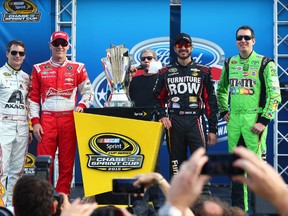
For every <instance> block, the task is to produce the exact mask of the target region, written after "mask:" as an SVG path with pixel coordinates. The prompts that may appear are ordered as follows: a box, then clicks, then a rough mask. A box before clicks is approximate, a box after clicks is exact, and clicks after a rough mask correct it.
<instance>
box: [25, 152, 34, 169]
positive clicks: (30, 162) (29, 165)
mask: <svg viewBox="0 0 288 216" xmlns="http://www.w3.org/2000/svg"><path fill="white" fill-rule="evenodd" d="M35 161H36V157H35V156H34V155H32V154H31V153H28V154H27V156H26V161H25V165H24V173H25V174H34V173H35Z"/></svg>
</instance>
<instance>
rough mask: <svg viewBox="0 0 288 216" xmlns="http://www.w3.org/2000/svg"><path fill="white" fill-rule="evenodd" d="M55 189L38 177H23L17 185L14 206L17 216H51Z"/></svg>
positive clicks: (14, 193) (14, 192)
mask: <svg viewBox="0 0 288 216" xmlns="http://www.w3.org/2000/svg"><path fill="white" fill-rule="evenodd" d="M53 194H54V189H53V187H52V185H51V184H50V183H49V182H48V181H47V180H46V179H43V178H41V177H39V176H36V175H23V176H22V177H21V178H20V179H18V181H17V182H16V184H15V188H14V191H13V205H14V212H15V215H16V216H27V215H33V216H50V215H52V214H53V212H52V204H53V201H54V196H53Z"/></svg>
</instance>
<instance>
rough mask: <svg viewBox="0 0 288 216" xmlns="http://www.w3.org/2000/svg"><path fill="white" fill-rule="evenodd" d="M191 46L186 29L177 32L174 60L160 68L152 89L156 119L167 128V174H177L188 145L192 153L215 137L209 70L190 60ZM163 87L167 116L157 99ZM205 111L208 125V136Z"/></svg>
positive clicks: (212, 140) (212, 96) (215, 125)
mask: <svg viewBox="0 0 288 216" xmlns="http://www.w3.org/2000/svg"><path fill="white" fill-rule="evenodd" d="M192 50H193V46H192V40H191V37H190V36H189V35H188V34H186V33H180V34H179V35H177V36H176V38H175V39H174V51H175V53H176V54H177V61H176V63H173V64H172V65H170V66H167V67H166V68H164V69H162V70H161V71H160V72H159V73H160V74H159V77H158V79H157V80H156V84H155V86H154V89H153V91H154V93H153V97H154V105H155V107H156V108H157V110H158V111H159V113H158V115H159V119H160V120H159V121H160V122H162V123H163V125H164V127H165V128H167V129H168V139H167V140H168V151H169V155H170V174H176V173H177V172H178V169H179V167H180V165H181V163H182V162H183V161H184V160H187V152H188V149H187V148H188V147H189V149H190V154H192V153H193V152H194V151H195V150H196V149H197V148H199V147H201V146H203V147H204V146H206V143H207V141H208V143H209V144H210V145H211V146H214V145H215V144H216V141H217V136H216V133H217V123H218V119H217V112H218V107H217V102H216V96H215V90H214V86H213V83H212V80H211V70H210V68H209V67H207V66H204V65H202V64H199V63H196V62H194V61H193V60H192V58H191V53H192ZM163 88H164V90H163ZM165 90H166V93H167V97H166V98H168V108H169V111H168V114H169V116H166V114H165V110H163V109H161V101H160V100H159V99H158V96H159V95H160V93H161V92H162V94H163V92H165ZM164 98H165V97H164ZM204 114H205V115H206V117H207V119H208V125H209V129H208V130H209V133H208V140H207V133H206V121H205V118H204ZM187 146H188V147H187Z"/></svg>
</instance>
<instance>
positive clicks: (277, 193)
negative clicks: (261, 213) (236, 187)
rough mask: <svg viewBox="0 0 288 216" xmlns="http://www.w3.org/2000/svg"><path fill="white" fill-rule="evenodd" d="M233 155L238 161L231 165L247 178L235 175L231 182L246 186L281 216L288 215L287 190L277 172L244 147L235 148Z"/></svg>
mask: <svg viewBox="0 0 288 216" xmlns="http://www.w3.org/2000/svg"><path fill="white" fill-rule="evenodd" d="M234 154H236V155H238V156H239V157H240V159H237V160H236V161H235V162H234V164H233V165H234V166H235V167H239V168H242V169H243V170H245V172H246V173H247V174H248V178H247V177H245V176H240V175H237V176H232V180H233V181H238V182H241V183H243V184H247V186H248V187H249V188H250V189H251V190H253V191H254V192H255V193H257V194H258V195H260V196H262V197H263V198H265V199H267V200H268V201H270V202H271V203H272V204H273V205H274V207H275V208H276V209H277V211H278V212H279V213H280V214H281V215H288V188H287V185H286V183H285V182H284V180H283V179H282V178H281V176H280V175H279V174H278V173H277V171H276V170H274V168H273V167H272V166H270V165H269V164H267V163H265V162H263V161H262V160H261V159H259V158H258V157H257V156H256V155H255V154H254V153H253V152H251V151H249V150H248V149H246V148H244V147H236V148H235V149H234Z"/></svg>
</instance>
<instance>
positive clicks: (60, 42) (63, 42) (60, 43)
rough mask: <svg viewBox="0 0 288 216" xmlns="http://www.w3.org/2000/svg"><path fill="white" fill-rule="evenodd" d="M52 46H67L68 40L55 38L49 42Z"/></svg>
mask: <svg viewBox="0 0 288 216" xmlns="http://www.w3.org/2000/svg"><path fill="white" fill-rule="evenodd" d="M51 44H52V46H54V47H59V46H60V45H61V46H62V47H67V46H68V41H65V40H55V41H53V42H51Z"/></svg>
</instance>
